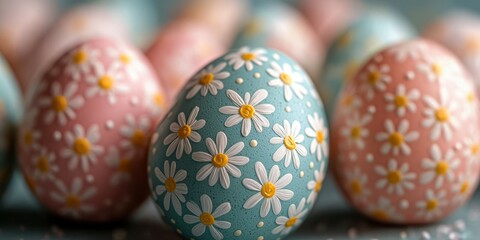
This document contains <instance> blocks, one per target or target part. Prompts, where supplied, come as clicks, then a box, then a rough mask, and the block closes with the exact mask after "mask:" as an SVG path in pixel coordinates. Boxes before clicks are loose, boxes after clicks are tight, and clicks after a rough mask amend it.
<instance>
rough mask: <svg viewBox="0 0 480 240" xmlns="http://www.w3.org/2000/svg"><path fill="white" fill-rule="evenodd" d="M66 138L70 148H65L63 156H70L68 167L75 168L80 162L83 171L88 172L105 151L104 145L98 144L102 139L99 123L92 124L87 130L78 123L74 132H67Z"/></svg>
mask: <svg viewBox="0 0 480 240" xmlns="http://www.w3.org/2000/svg"><path fill="white" fill-rule="evenodd" d="M65 140H66V142H67V145H68V148H66V149H63V150H62V152H61V156H62V157H63V158H69V161H70V162H69V163H68V168H69V169H70V170H74V169H75V168H76V167H77V165H78V163H79V162H80V164H81V165H82V169H83V171H85V172H87V171H88V170H89V167H90V163H91V164H96V163H97V157H98V156H99V155H101V154H102V153H103V147H102V146H100V145H96V143H97V142H98V141H99V140H100V133H99V127H98V125H92V126H91V127H90V128H89V129H88V131H87V132H85V129H84V128H83V127H82V126H81V125H79V124H76V125H75V126H74V127H73V132H69V131H67V132H65Z"/></svg>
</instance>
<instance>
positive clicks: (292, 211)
mask: <svg viewBox="0 0 480 240" xmlns="http://www.w3.org/2000/svg"><path fill="white" fill-rule="evenodd" d="M304 208H305V198H302V200H300V203H299V204H298V206H295V204H291V205H290V207H288V216H280V217H277V219H275V223H276V224H277V225H278V226H277V227H275V228H274V229H273V230H272V234H280V235H287V234H289V233H290V231H292V228H294V227H298V226H299V225H300V224H301V223H302V221H303V219H302V218H303V217H305V215H306V214H307V211H308V209H304Z"/></svg>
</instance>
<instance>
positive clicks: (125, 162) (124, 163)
mask: <svg viewBox="0 0 480 240" xmlns="http://www.w3.org/2000/svg"><path fill="white" fill-rule="evenodd" d="M131 168H132V162H131V161H130V160H129V159H127V158H121V159H120V160H119V162H118V171H119V172H124V173H127V172H130V169H131Z"/></svg>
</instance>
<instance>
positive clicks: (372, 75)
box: [367, 71, 382, 85]
mask: <svg viewBox="0 0 480 240" xmlns="http://www.w3.org/2000/svg"><path fill="white" fill-rule="evenodd" d="M381 77H382V74H381V73H380V72H379V71H372V72H369V73H368V78H367V81H368V83H369V84H370V85H375V84H376V83H377V82H378V80H380V78H381Z"/></svg>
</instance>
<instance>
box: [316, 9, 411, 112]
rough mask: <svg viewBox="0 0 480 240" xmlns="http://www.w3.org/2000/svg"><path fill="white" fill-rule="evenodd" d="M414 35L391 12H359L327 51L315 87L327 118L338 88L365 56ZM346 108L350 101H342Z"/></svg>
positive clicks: (394, 12)
mask: <svg viewBox="0 0 480 240" xmlns="http://www.w3.org/2000/svg"><path fill="white" fill-rule="evenodd" d="M414 35H415V30H414V29H413V27H412V26H411V25H410V23H409V22H408V21H407V19H405V18H404V17H403V16H402V15H400V14H399V13H398V12H397V11H395V10H394V9H389V8H386V7H378V6H377V7H371V8H368V10H365V11H363V12H362V13H361V14H360V15H359V16H358V17H357V18H356V20H354V21H353V22H352V23H351V24H350V25H349V26H348V28H347V29H345V30H344V31H343V32H342V33H341V34H340V35H339V36H338V37H337V38H336V39H335V40H334V41H333V44H332V45H331V46H330V49H329V50H328V54H327V57H326V60H325V64H324V67H323V69H322V74H321V77H320V78H319V79H317V86H318V88H319V91H320V95H321V96H322V99H323V100H324V101H325V105H326V109H327V114H328V115H330V114H331V113H332V111H333V108H334V105H335V101H336V97H337V94H338V92H339V91H340V89H341V87H342V84H343V83H344V82H345V81H348V80H349V79H351V78H352V77H353V75H354V74H355V73H356V71H357V69H358V68H359V67H360V66H361V64H362V63H363V61H365V60H366V59H367V58H368V57H369V56H371V55H372V54H373V53H375V52H376V51H378V50H380V49H382V48H383V47H385V46H387V45H390V44H394V43H397V42H400V41H403V40H406V39H409V38H411V37H413V36H414ZM345 101H346V102H347V104H350V103H351V101H352V100H351V99H347V100H345Z"/></svg>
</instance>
